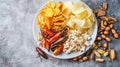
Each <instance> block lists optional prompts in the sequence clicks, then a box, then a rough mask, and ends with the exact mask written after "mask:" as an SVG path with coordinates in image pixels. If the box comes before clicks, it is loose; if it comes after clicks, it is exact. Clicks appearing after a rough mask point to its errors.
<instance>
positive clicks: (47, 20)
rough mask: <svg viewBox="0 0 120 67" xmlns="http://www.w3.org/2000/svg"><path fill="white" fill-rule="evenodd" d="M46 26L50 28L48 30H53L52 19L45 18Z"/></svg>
mask: <svg viewBox="0 0 120 67" xmlns="http://www.w3.org/2000/svg"><path fill="white" fill-rule="evenodd" d="M45 24H46V26H47V27H48V29H51V25H52V22H51V20H50V18H45Z"/></svg>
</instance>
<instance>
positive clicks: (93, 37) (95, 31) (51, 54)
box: [33, 0, 98, 59]
mask: <svg viewBox="0 0 120 67" xmlns="http://www.w3.org/2000/svg"><path fill="white" fill-rule="evenodd" d="M60 1H61V0H60ZM66 1H67V0H66ZM70 1H72V2H74V1H75V0H70ZM57 2H58V1H57ZM62 2H65V1H62ZM47 3H48V2H47ZM47 3H45V4H47ZM45 4H44V5H43V6H41V7H40V8H39V10H38V11H37V13H36V15H35V18H34V21H33V37H34V40H35V42H36V43H37V45H36V46H39V47H40V48H41V49H42V50H43V51H44V52H45V53H47V54H48V55H50V56H52V57H55V58H58V59H71V58H73V57H76V56H80V55H82V54H83V53H85V52H86V51H87V50H88V49H89V48H90V47H91V46H92V44H93V43H94V41H95V39H96V36H97V30H98V29H97V27H98V25H97V21H96V18H95V25H94V31H93V34H92V36H91V37H92V41H91V44H90V45H91V46H90V47H87V48H86V50H85V51H84V52H80V51H78V52H74V53H71V54H65V53H62V54H60V55H57V56H55V55H53V53H51V52H49V51H48V50H47V49H45V48H43V47H42V46H40V45H39V41H38V40H37V39H36V37H37V35H38V33H39V32H40V29H39V28H38V27H37V24H36V17H37V15H38V13H39V11H40V9H41V8H43V7H44V6H45ZM82 4H83V5H85V6H86V7H88V5H86V4H85V3H84V2H82ZM88 8H89V7H88ZM37 29H39V30H38V31H37V32H38V33H36V31H35V30H37Z"/></svg>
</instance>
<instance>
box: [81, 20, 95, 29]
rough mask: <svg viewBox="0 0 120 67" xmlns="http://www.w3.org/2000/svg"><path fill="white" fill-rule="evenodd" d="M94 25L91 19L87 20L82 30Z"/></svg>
mask: <svg viewBox="0 0 120 67" xmlns="http://www.w3.org/2000/svg"><path fill="white" fill-rule="evenodd" d="M92 25H93V22H91V21H90V19H85V23H84V25H83V26H82V28H90V27H91V26H92Z"/></svg>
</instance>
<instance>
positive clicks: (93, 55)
mask: <svg viewBox="0 0 120 67" xmlns="http://www.w3.org/2000/svg"><path fill="white" fill-rule="evenodd" d="M90 58H91V59H92V60H94V59H95V53H94V52H92V53H91V55H90Z"/></svg>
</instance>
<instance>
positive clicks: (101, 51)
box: [97, 49, 105, 54]
mask: <svg viewBox="0 0 120 67" xmlns="http://www.w3.org/2000/svg"><path fill="white" fill-rule="evenodd" d="M97 52H98V53H100V54H104V53H105V51H104V50H102V49H98V50H97Z"/></svg>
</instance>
